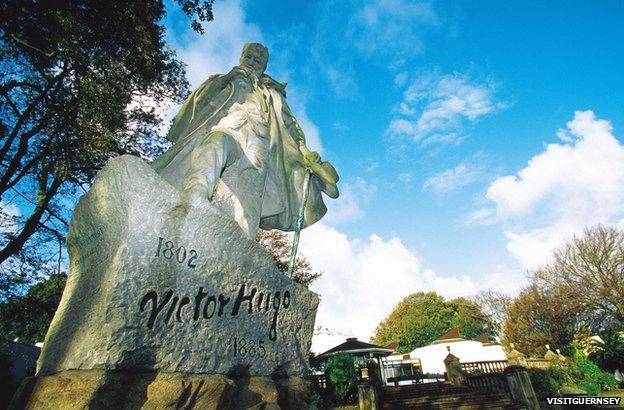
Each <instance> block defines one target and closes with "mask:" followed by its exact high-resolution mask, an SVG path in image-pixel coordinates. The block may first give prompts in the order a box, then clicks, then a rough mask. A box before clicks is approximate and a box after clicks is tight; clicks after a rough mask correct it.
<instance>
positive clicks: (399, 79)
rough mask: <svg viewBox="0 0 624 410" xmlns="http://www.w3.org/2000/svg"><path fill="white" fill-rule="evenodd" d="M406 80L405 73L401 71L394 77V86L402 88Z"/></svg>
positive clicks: (406, 75)
mask: <svg viewBox="0 0 624 410" xmlns="http://www.w3.org/2000/svg"><path fill="white" fill-rule="evenodd" d="M407 80H408V74H407V71H402V72H400V73H399V74H397V75H396V76H394V85H396V86H397V87H403V86H404V85H405V83H407Z"/></svg>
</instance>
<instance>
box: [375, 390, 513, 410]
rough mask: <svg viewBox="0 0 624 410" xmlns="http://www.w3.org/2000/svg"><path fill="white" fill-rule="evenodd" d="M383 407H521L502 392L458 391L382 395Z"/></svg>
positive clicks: (494, 408)
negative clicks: (414, 394) (417, 394)
mask: <svg viewBox="0 0 624 410" xmlns="http://www.w3.org/2000/svg"><path fill="white" fill-rule="evenodd" d="M383 403H384V405H383V408H384V409H421V408H422V409H466V410H467V409H484V410H486V409H487V410H497V409H522V408H523V407H522V406H519V405H517V404H516V403H514V402H513V401H512V400H511V399H510V398H509V397H508V396H507V395H505V394H502V393H480V392H477V391H470V392H465V391H462V392H459V393H457V394H446V395H422V396H409V395H407V396H406V395H403V394H402V395H395V396H388V395H386V396H384V398H383Z"/></svg>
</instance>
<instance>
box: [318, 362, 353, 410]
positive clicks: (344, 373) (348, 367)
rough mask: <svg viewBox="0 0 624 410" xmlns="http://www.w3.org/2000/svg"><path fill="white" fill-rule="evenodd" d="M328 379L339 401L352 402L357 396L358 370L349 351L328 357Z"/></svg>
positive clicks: (326, 372) (326, 373)
mask: <svg viewBox="0 0 624 410" xmlns="http://www.w3.org/2000/svg"><path fill="white" fill-rule="evenodd" d="M325 375H326V377H327V381H328V382H329V383H330V385H331V387H332V392H333V394H334V396H335V397H336V399H337V400H338V402H339V403H348V402H352V401H353V400H354V398H355V386H356V382H357V371H356V369H355V363H354V362H353V357H352V356H351V355H350V354H349V353H344V352H343V353H338V354H336V355H333V356H330V357H329V359H327V370H326V371H325Z"/></svg>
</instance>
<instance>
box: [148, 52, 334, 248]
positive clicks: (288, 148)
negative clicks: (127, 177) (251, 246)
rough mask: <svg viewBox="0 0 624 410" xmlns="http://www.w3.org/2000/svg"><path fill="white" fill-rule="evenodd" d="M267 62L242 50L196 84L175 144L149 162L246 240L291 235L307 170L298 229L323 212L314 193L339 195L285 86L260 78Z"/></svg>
mask: <svg viewBox="0 0 624 410" xmlns="http://www.w3.org/2000/svg"><path fill="white" fill-rule="evenodd" d="M268 58H269V54H268V50H267V49H266V47H264V46H263V45H261V44H257V43H250V44H246V45H245V46H244V48H243V52H242V55H241V59H240V66H237V67H234V68H233V69H232V70H231V71H230V72H229V73H227V74H225V75H221V74H217V75H213V76H210V78H208V80H207V81H206V82H204V83H203V84H202V85H201V86H199V88H197V90H195V91H194V92H193V93H192V94H191V95H190V96H189V98H188V99H187V100H186V102H185V103H184V105H183V106H182V108H181V109H180V112H179V113H178V115H177V116H176V117H175V119H174V121H173V125H172V127H171V130H170V131H169V133H168V135H167V138H168V139H169V140H171V141H172V142H174V145H173V146H172V147H171V148H170V149H169V150H168V151H167V152H165V153H164V154H163V155H162V156H161V157H160V158H158V159H157V160H156V161H155V162H154V164H153V167H154V169H155V170H156V171H157V172H158V173H159V174H160V175H161V176H162V177H163V178H164V179H166V180H167V181H168V182H169V183H171V184H172V185H174V186H175V187H177V188H178V189H180V190H182V191H183V192H184V193H185V197H186V198H188V200H189V201H191V202H193V201H197V200H198V199H203V200H209V201H211V202H212V203H213V204H214V205H215V206H217V208H219V209H220V210H221V211H222V212H223V213H225V214H226V215H228V216H230V217H231V218H233V219H234V220H235V221H236V222H237V223H238V224H239V225H240V227H241V228H242V229H243V231H244V232H245V234H246V235H247V236H248V237H250V238H253V237H255V234H256V232H257V230H258V228H259V227H260V228H263V229H280V230H284V231H289V230H294V229H295V224H296V220H297V214H298V210H299V206H300V204H301V199H302V197H303V181H304V178H305V175H306V173H307V172H311V173H312V178H311V181H310V188H309V189H310V192H309V199H308V202H307V204H306V207H305V212H304V226H308V225H311V224H313V223H314V222H316V221H318V220H319V219H320V218H321V217H322V216H323V215H324V214H325V212H326V211H327V208H326V207H325V205H324V203H323V199H322V197H321V192H325V193H326V194H327V195H328V196H330V197H331V198H337V197H338V189H337V187H336V182H337V181H338V175H337V173H336V171H335V170H334V168H333V167H332V166H331V164H329V163H328V162H321V161H320V157H319V155H318V154H317V153H315V152H311V151H309V150H308V148H307V147H306V145H305V137H304V135H303V132H302V130H301V127H300V126H299V124H298V123H297V120H296V119H295V118H294V116H293V114H292V112H291V110H290V108H289V107H288V105H287V104H286V100H285V99H286V92H285V88H286V84H282V83H279V82H277V81H275V80H273V79H272V78H271V77H269V76H268V75H266V74H264V70H265V69H266V66H267V62H268Z"/></svg>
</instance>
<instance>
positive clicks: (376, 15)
mask: <svg viewBox="0 0 624 410" xmlns="http://www.w3.org/2000/svg"><path fill="white" fill-rule="evenodd" d="M437 22H438V16H437V14H436V12H435V11H434V9H433V7H432V5H431V4H430V3H428V2H413V1H407V0H379V1H371V2H368V3H366V4H365V5H364V6H363V7H362V8H361V9H359V10H358V11H357V12H356V13H355V14H354V15H353V17H352V18H351V20H350V21H349V25H348V29H347V36H348V38H349V39H350V40H351V42H352V43H353V44H354V45H355V46H356V47H357V49H358V50H359V51H360V52H362V53H363V54H366V55H373V54H374V53H377V52H380V51H381V52H385V53H387V52H395V53H396V52H400V53H404V52H405V50H409V52H410V53H411V54H420V53H422V51H423V44H422V40H421V31H422V29H423V28H424V27H428V26H432V25H436V24H437Z"/></svg>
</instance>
